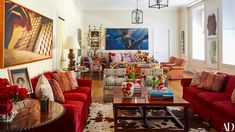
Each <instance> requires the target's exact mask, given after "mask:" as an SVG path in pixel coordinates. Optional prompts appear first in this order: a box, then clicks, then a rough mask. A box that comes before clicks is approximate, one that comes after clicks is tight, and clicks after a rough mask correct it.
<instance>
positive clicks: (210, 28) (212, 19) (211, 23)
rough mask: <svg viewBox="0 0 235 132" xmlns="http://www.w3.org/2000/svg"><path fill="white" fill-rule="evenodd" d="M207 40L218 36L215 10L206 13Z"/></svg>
mask: <svg viewBox="0 0 235 132" xmlns="http://www.w3.org/2000/svg"><path fill="white" fill-rule="evenodd" d="M206 22H207V25H206V26H207V38H217V34H218V18H217V10H213V11H210V12H208V13H207V20H206Z"/></svg>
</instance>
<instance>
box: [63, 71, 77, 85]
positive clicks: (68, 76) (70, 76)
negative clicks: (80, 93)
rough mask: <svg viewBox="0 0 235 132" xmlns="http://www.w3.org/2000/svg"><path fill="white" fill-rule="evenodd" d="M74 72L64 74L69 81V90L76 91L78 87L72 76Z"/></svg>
mask: <svg viewBox="0 0 235 132" xmlns="http://www.w3.org/2000/svg"><path fill="white" fill-rule="evenodd" d="M73 74H74V72H73V71H67V72H65V75H66V76H67V78H68V79H69V82H70V85H71V89H76V88H77V87H78V82H77V80H76V78H75V77H74V76H73Z"/></svg>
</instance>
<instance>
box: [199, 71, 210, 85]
mask: <svg viewBox="0 0 235 132" xmlns="http://www.w3.org/2000/svg"><path fill="white" fill-rule="evenodd" d="M208 75H209V72H205V71H203V72H202V75H201V80H200V84H199V85H198V87H199V88H204V87H205V86H206V80H207V76H208Z"/></svg>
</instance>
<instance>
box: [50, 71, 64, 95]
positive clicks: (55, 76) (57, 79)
mask: <svg viewBox="0 0 235 132" xmlns="http://www.w3.org/2000/svg"><path fill="white" fill-rule="evenodd" d="M52 77H53V78H54V79H55V80H56V81H57V82H58V84H59V85H60V89H61V91H62V92H65V88H64V87H63V82H62V79H61V78H60V75H59V74H58V73H52Z"/></svg>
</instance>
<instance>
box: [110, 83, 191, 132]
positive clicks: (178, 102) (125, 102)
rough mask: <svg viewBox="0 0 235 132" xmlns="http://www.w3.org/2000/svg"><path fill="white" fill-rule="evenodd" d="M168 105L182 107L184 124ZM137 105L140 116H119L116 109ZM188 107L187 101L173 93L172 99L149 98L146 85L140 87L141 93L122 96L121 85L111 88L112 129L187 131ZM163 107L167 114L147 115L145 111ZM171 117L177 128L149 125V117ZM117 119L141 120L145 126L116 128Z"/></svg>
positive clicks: (137, 131) (154, 131)
mask: <svg viewBox="0 0 235 132" xmlns="http://www.w3.org/2000/svg"><path fill="white" fill-rule="evenodd" d="M168 106H173V107H183V109H184V114H183V115H184V118H183V120H184V124H182V123H181V122H180V121H179V119H177V117H176V116H175V115H174V114H173V113H172V112H171V111H169V110H168V108H167V107H168ZM133 107H137V108H139V109H140V111H141V116H138V117H131V116H125V117H124V116H120V115H118V111H119V110H122V109H133ZM188 107H189V103H188V102H187V101H185V100H183V99H182V98H180V97H178V96H177V95H174V98H173V100H150V99H149V98H148V95H147V87H144V88H143V89H142V92H141V94H136V95H134V96H133V97H128V98H127V97H123V95H122V91H121V87H119V88H115V89H113V110H114V129H115V131H118V132H119V131H135V132H139V131H148V132H157V131H164V132H165V131H174V132H175V131H184V132H187V131H188ZM159 108H160V109H164V110H166V112H168V115H167V116H154V117H153V116H152V117H148V116H147V114H146V111H147V110H149V109H159ZM153 118H155V119H172V120H174V122H175V123H176V124H177V126H179V129H178V128H177V129H154V128H150V126H149V121H148V120H149V119H153ZM118 120H143V122H144V124H145V126H147V128H144V129H133V128H123V129H118Z"/></svg>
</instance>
